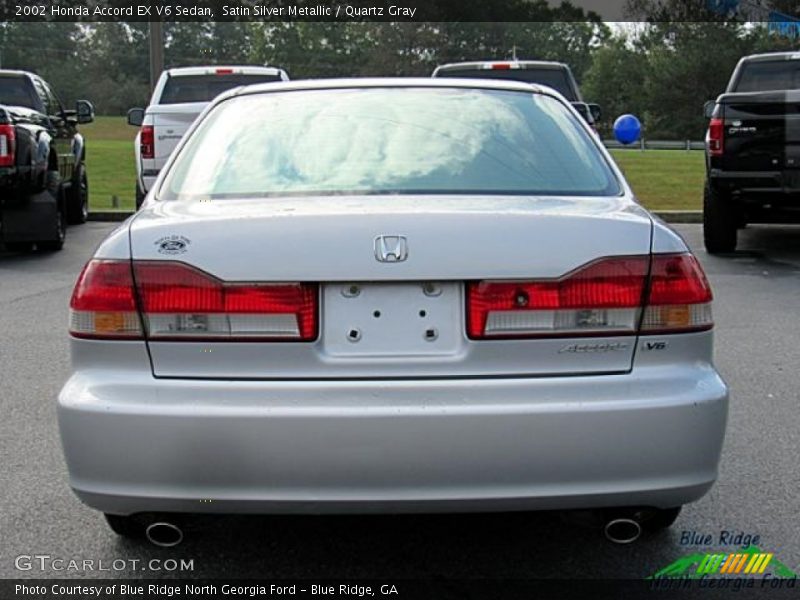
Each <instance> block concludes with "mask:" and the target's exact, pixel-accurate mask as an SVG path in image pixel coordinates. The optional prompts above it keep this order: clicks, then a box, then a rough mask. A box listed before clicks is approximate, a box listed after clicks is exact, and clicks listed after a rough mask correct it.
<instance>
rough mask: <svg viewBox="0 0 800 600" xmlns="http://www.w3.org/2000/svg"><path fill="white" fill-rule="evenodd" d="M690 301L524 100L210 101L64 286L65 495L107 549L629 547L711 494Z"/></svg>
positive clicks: (610, 183) (474, 84)
mask: <svg viewBox="0 0 800 600" xmlns="http://www.w3.org/2000/svg"><path fill="white" fill-rule="evenodd" d="M711 300H712V292H711V289H710V287H709V284H708V282H707V280H706V277H705V275H704V273H703V271H702V269H701V267H700V265H699V264H698V261H697V260H696V259H695V257H693V256H692V254H691V253H690V252H689V250H688V249H687V246H686V244H685V243H684V242H683V241H682V239H681V238H680V237H679V236H678V235H676V234H675V233H674V232H673V231H672V230H670V229H669V228H668V227H667V226H666V225H664V224H663V223H662V222H661V221H659V220H657V219H655V218H654V217H653V216H651V215H650V214H649V213H648V212H647V211H646V210H645V209H644V208H642V207H641V206H640V205H639V204H638V203H637V202H636V199H635V197H634V195H633V193H632V191H631V189H630V187H629V186H628V184H627V183H626V181H625V179H624V177H623V175H622V173H621V172H620V170H619V169H618V168H617V166H616V165H615V163H614V161H613V159H612V158H611V157H610V156H609V154H608V152H607V151H606V150H605V148H603V146H602V144H601V143H599V142H598V141H597V139H596V138H595V136H594V135H593V133H592V131H591V130H590V129H589V128H588V127H587V125H586V123H585V122H584V121H583V120H582V119H581V117H580V115H578V114H577V113H576V112H575V111H574V110H573V109H572V107H571V106H570V105H569V103H568V102H567V101H566V100H565V99H564V98H563V97H561V96H560V95H559V94H558V93H556V92H554V91H553V90H551V89H549V88H546V87H537V86H533V85H529V84H524V83H517V82H510V81H497V80H492V81H489V80H486V81H481V80H475V79H470V80H459V79H443V80H440V79H434V80H431V79H359V80H316V81H300V82H290V83H278V84H268V85H261V86H251V87H245V88H239V89H238V90H234V91H232V92H229V93H227V94H224V95H223V96H221V97H219V98H217V99H216V100H215V101H214V102H213V103H212V104H211V105H210V106H209V107H208V109H207V110H206V111H205V112H204V113H203V115H202V116H201V117H200V118H199V119H198V121H197V122H196V123H195V124H194V126H193V128H192V129H191V131H190V132H189V133H188V134H187V136H186V137H185V138H184V139H183V141H182V142H181V144H180V145H179V147H178V148H177V149H176V152H175V153H174V154H173V156H172V158H171V159H170V161H169V162H168V164H167V165H166V167H165V168H164V170H163V171H162V173H161V175H160V176H159V180H158V181H157V182H156V184H155V186H154V187H153V190H152V191H151V192H150V194H149V196H148V198H147V200H146V202H145V205H144V207H143V208H142V210H141V211H139V212H138V213H137V214H136V215H134V216H133V217H131V218H129V219H128V220H127V221H126V222H125V223H124V224H122V226H121V227H120V228H118V229H117V230H116V231H114V232H113V233H111V234H110V235H109V236H108V237H107V238H106V239H105V241H104V242H103V243H102V244H101V245H100V247H99V248H98V249H97V251H96V253H95V255H94V256H93V257H92V259H91V260H90V261H89V262H88V264H87V265H86V266H85V268H84V269H83V272H82V273H81V275H80V277H79V279H78V281H77V283H76V285H75V289H74V292H73V295H72V299H71V303H70V325H69V330H70V338H71V348H72V365H73V371H72V375H71V377H70V378H69V380H68V381H67V383H66V384H65V386H64V388H63V389H62V391H61V393H60V395H59V398H58V417H59V424H60V430H61V437H62V440H63V448H64V453H65V456H66V461H67V465H68V467H69V474H70V483H71V486H72V488H73V489H74V491H75V493H76V494H77V495H78V497H79V498H80V499H81V500H83V501H84V502H85V503H86V504H88V505H89V506H91V507H93V508H95V509H97V510H100V511H102V512H104V513H106V517H107V519H108V521H109V523H110V525H111V527H112V528H113V529H114V530H115V531H116V532H117V533H120V534H123V535H138V534H141V533H142V532H143V530H144V528H147V530H148V531H150V529H151V527H153V525H156V524H155V523H152V522H150V524H149V525H148V522H149V521H148V519H149V517H148V519H146V518H145V517H144V516H143V515H144V514H147V515H154V514H155V515H158V516H159V518H160V519H161V520H160V521H159V524H160V525H163V524H164V523H168V524H170V523H172V522H173V521H174V520H175V519H176V518H177V517H178V516H179V515H180V514H185V513H288V512H292V513H294V512H297V513H342V512H360V513H367V512H403V511H406V512H407V511H420V512H421V511H427V512H430V511H473V510H476V511H484V510H499V511H504V510H536V509H595V511H594V512H601V513H602V514H604V515H606V516H608V517H609V518H611V517H615V518H614V519H613V521H611V520H610V521H608V525H610V526H622V529H625V528H627V529H625V530H624V532H623V531H622V529H620V528H619V527H618V530H616V533H615V534H614V535H615V536H616V537H617V538H618V539H619V538H626V539H627V538H633V537H635V536H636V535H638V532H639V531H640V530H641V529H645V530H646V529H647V528H648V527H650V528H653V529H656V528H661V527H666V526H668V525H670V524H671V523H672V522H673V521H674V520H675V518H676V516H677V514H678V511H679V510H680V507H681V505H683V504H685V503H687V502H692V501H694V500H697V499H698V498H700V497H701V496H703V494H705V493H706V492H707V491H708V489H709V488H710V487H711V485H712V483H713V482H714V480H715V478H716V475H717V468H718V462H719V458H720V450H721V446H722V443H723V437H724V432H725V423H726V416H727V406H728V390H727V388H726V385H725V383H724V382H723V380H722V379H721V378H720V376H719V375H718V373H717V371H716V370H715V368H714V366H713V362H712V327H713V321H712V314H711ZM608 531H610V530H608ZM156 532H157V529H153V530H152V533H153V536H152V537H153V538H156ZM160 534H161V538H160V539H162V541H163V540H164V539H165V538H168V537H170V536H169V535H168V534H167V533H165V530H163V529H162V530H161V531H160ZM171 535H172V538H173V539H174V538H175V537H176V536H178V535H179V534H178V533H176V532H175V531H172V534H171ZM165 543H166V542H165Z"/></svg>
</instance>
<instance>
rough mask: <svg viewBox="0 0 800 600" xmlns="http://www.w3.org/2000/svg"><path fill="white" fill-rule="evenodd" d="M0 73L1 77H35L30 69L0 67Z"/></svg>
mask: <svg viewBox="0 0 800 600" xmlns="http://www.w3.org/2000/svg"><path fill="white" fill-rule="evenodd" d="M0 75H2V76H3V77H35V76H36V74H35V73H31V72H30V71H19V70H17V69H0Z"/></svg>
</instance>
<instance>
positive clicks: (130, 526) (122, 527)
mask: <svg viewBox="0 0 800 600" xmlns="http://www.w3.org/2000/svg"><path fill="white" fill-rule="evenodd" d="M103 516H104V517H105V518H106V523H108V526H109V527H110V528H111V531H113V532H114V533H116V534H117V535H119V536H121V537H125V538H133V539H137V538H141V537H144V526H143V525H142V524H141V523H140V522H139V521H138V520H136V519H135V518H134V517H125V516H122V515H110V514H108V513H104V515H103Z"/></svg>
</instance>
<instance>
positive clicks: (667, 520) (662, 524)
mask: <svg viewBox="0 0 800 600" xmlns="http://www.w3.org/2000/svg"><path fill="white" fill-rule="evenodd" d="M682 508H683V507H682V506H676V507H674V508H654V509H652V512H649V511H648V515H646V517H645V518H644V519H643V520H642V529H644V530H645V531H661V530H663V529H667V528H669V527H671V526H672V524H673V523H675V520H676V519H677V518H678V515H679V514H681V509H682Z"/></svg>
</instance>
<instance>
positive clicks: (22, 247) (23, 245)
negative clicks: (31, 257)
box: [6, 242, 33, 252]
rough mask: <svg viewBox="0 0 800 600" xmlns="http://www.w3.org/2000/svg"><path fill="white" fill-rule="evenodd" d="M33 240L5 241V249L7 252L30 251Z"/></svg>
mask: <svg viewBox="0 0 800 600" xmlns="http://www.w3.org/2000/svg"><path fill="white" fill-rule="evenodd" d="M32 248H33V242H6V250H8V251H9V252H30V251H31V249H32Z"/></svg>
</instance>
